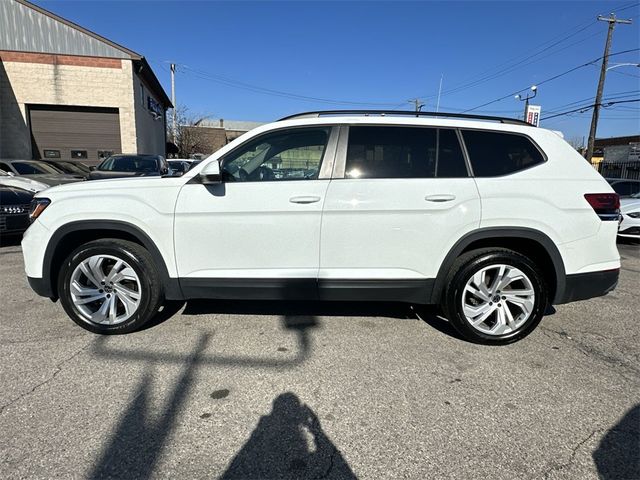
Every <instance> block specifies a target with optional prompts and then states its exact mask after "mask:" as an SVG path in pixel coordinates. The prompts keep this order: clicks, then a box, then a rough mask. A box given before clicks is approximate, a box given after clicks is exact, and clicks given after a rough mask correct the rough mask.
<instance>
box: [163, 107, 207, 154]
mask: <svg viewBox="0 0 640 480" xmlns="http://www.w3.org/2000/svg"><path fill="white" fill-rule="evenodd" d="M208 117H209V116H208V115H195V114H193V113H191V111H189V108H188V107H186V106H184V105H179V106H178V107H177V108H176V132H175V138H174V135H173V131H172V125H171V124H170V123H169V124H167V138H168V139H171V140H173V143H174V144H175V146H176V147H177V148H178V158H189V157H190V156H191V155H193V154H196V153H203V152H205V151H206V148H207V142H206V138H205V135H204V133H203V132H202V131H201V130H200V128H199V127H198V126H199V125H200V123H202V121H203V120H206V119H207V118H208Z"/></svg>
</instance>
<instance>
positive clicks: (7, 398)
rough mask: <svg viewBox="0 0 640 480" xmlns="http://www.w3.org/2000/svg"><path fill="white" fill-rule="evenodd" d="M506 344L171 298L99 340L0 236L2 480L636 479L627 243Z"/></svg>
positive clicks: (322, 308) (293, 306)
mask: <svg viewBox="0 0 640 480" xmlns="http://www.w3.org/2000/svg"><path fill="white" fill-rule="evenodd" d="M620 251H621V255H622V257H623V268H622V273H621V281H620V284H619V286H618V288H617V289H616V290H615V291H614V292H613V293H611V294H609V295H607V296H605V297H601V298H597V299H592V300H589V301H584V302H578V303H574V304H569V305H561V306H558V307H556V311H555V312H554V313H552V314H550V315H548V316H547V317H545V318H544V319H543V321H542V323H541V324H540V326H539V328H538V329H537V330H536V331H535V332H534V333H532V334H531V335H530V336H529V337H527V338H526V339H524V340H522V341H521V342H518V343H516V344H514V345H509V346H506V347H486V346H480V345H474V344H470V343H468V342H465V341H464V340H461V339H460V338H458V337H457V336H456V335H455V333H454V332H453V331H452V330H451V328H450V327H449V325H448V324H447V323H446V321H444V320H442V319H440V318H438V317H437V316H436V315H435V312H434V311H433V310H431V309H424V308H413V307H411V306H409V305H404V304H387V303H385V304H375V303H363V304H357V303H340V304H321V303H311V304H309V303H280V302H213V301H207V302H204V301H197V302H188V303H186V304H180V303H173V304H170V305H168V306H167V307H166V309H165V311H163V312H161V314H160V315H159V318H158V319H157V320H156V321H155V322H154V323H153V325H150V326H149V327H148V328H146V329H144V330H143V331H140V332H136V333H133V334H129V335H123V336H111V337H101V336H96V335H93V334H91V333H88V332H86V331H84V330H82V329H81V328H80V327H78V326H76V325H75V324H74V323H73V322H72V321H71V320H69V319H68V318H67V317H66V315H65V314H64V312H63V310H62V308H61V306H60V305H59V303H52V302H51V301H49V300H47V299H44V298H40V297H38V296H36V295H35V294H34V293H33V292H32V291H31V290H30V289H29V288H28V286H27V283H26V279H25V276H24V273H23V262H22V256H21V251H20V247H19V246H18V245H9V246H4V247H2V248H0V478H3V479H13V478H126V479H133V478H142V479H145V478H176V479H177V478H180V479H190V478H198V479H200V478H212V479H214V478H222V479H249V478H261V479H272V478H274V479H275V478H284V479H303V478H316V479H320V478H335V479H338V478H344V479H351V478H361V479H405V478H406V479H435V478H454V479H470V478H491V479H509V480H513V479H544V478H549V479H555V478H572V479H573V478H576V479H589V478H604V479H623V478H629V479H632V478H633V479H638V478H640V465H639V461H640V302H639V301H638V298H639V297H638V293H639V292H638V289H639V288H638V287H639V286H640V247H639V246H638V245H630V244H626V245H621V246H620Z"/></svg>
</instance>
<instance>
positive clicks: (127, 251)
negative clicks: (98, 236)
mask: <svg viewBox="0 0 640 480" xmlns="http://www.w3.org/2000/svg"><path fill="white" fill-rule="evenodd" d="M99 254H102V255H110V256H113V257H116V258H119V259H122V260H124V261H125V262H127V263H128V264H129V265H130V266H131V268H133V270H134V271H135V272H136V274H137V275H138V278H139V280H140V303H139V305H138V308H137V309H136V310H135V312H134V313H133V315H131V317H129V318H127V319H126V320H124V321H123V322H122V323H118V324H116V325H105V324H99V323H95V322H91V321H90V320H88V319H86V318H85V317H84V316H83V315H82V313H81V312H80V311H79V310H78V308H77V307H76V306H75V304H74V303H73V300H72V298H71V294H70V283H71V276H72V274H73V271H74V270H75V269H76V267H77V266H78V265H79V264H80V262H82V261H83V260H85V259H87V258H89V257H91V256H93V255H99ZM58 295H59V297H60V303H61V304H62V307H63V308H64V310H65V312H66V313H67V315H69V317H71V319H72V320H73V321H74V322H75V323H77V324H78V325H80V326H81V327H82V328H84V329H86V330H89V331H90V332H93V333H98V334H106V335H112V334H121V333H129V332H132V331H135V330H138V329H139V328H141V327H142V326H143V325H144V324H145V323H146V322H147V321H149V320H150V319H151V318H152V317H153V316H154V315H155V314H156V313H157V311H158V308H159V307H160V304H161V302H162V297H163V295H162V285H161V283H160V276H159V274H158V271H157V269H156V266H155V264H154V262H153V259H152V257H151V255H150V254H149V252H148V251H147V250H146V249H145V248H144V247H142V246H140V245H138V244H137V243H133V242H129V241H127V240H121V239H116V238H108V239H103V240H94V241H91V242H88V243H85V244H84V245H81V246H80V247H78V248H76V249H75V250H74V251H73V252H71V254H70V255H69V256H68V257H67V258H66V259H65V261H64V262H63V264H62V268H61V270H60V275H59V276H58Z"/></svg>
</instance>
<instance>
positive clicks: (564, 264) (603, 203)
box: [22, 111, 620, 344]
mask: <svg viewBox="0 0 640 480" xmlns="http://www.w3.org/2000/svg"><path fill="white" fill-rule="evenodd" d="M618 209H619V199H618V196H617V195H616V194H615V193H614V192H613V190H612V189H611V187H610V186H609V184H608V183H607V182H606V181H605V180H604V179H603V178H602V177H601V176H600V175H599V174H598V173H597V172H596V171H595V170H594V169H593V168H592V167H591V166H590V165H589V164H588V163H587V162H586V161H585V160H584V158H582V157H581V156H580V155H579V154H578V153H576V151H575V150H574V149H573V148H571V147H570V146H569V144H568V143H567V142H565V141H564V140H563V139H562V138H561V137H560V136H559V135H558V134H556V133H554V132H552V131H549V130H544V129H541V128H535V127H532V126H530V125H528V124H525V123H523V122H521V121H518V120H512V119H503V118H495V117H482V116H471V115H460V114H443V113H438V114H437V117H436V116H435V115H434V114H428V113H424V114H422V113H421V114H420V115H419V116H416V114H415V113H414V112H391V113H387V114H386V115H385V114H383V113H382V112H376V111H368V112H365V111H346V112H312V113H306V114H300V115H296V116H293V117H288V118H286V119H283V120H281V121H277V122H274V123H271V124H268V125H264V126H261V127H259V128H256V129H255V130H252V131H251V132H249V133H247V134H245V135H243V136H242V137H240V138H238V139H237V140H235V141H233V142H231V143H230V144H228V145H227V146H225V147H224V148H222V149H221V150H219V151H218V152H216V153H214V154H213V155H211V156H210V157H209V158H207V159H206V160H204V161H203V162H202V163H201V164H200V165H198V166H197V167H195V168H193V169H192V170H190V171H188V172H187V173H185V174H184V175H183V176H181V177H165V178H161V177H143V178H125V179H114V180H106V181H102V182H100V183H99V184H97V183H94V182H80V183H74V184H70V185H65V186H61V187H55V188H51V189H48V190H46V191H45V192H42V193H41V194H38V195H37V196H36V199H35V200H34V204H33V207H32V212H31V216H32V221H33V224H32V225H31V227H30V228H29V229H28V231H27V232H26V234H25V237H24V240H23V242H22V245H23V250H24V258H25V265H26V273H27V276H28V278H29V283H30V284H31V286H32V288H33V289H34V290H35V291H36V292H37V293H38V294H40V295H43V296H46V297H50V298H52V299H54V300H55V299H58V298H59V299H60V301H61V303H62V306H63V307H64V309H65V310H66V312H67V313H68V315H69V316H70V317H71V318H72V319H73V320H74V321H75V322H76V323H77V324H78V325H80V326H82V327H84V328H86V329H87V330H90V331H92V332H96V333H105V334H108V333H123V332H130V331H132V330H135V329H137V328H139V327H140V326H142V325H143V324H144V323H145V322H147V321H148V320H149V319H150V318H151V317H153V315H154V314H155V313H156V312H157V311H158V308H159V306H160V305H161V303H162V302H163V300H165V299H166V300H185V299H193V298H209V299H219V298H225V299H238V300H243V299H320V300H362V301H367V302H372V301H403V302H415V303H423V304H439V305H441V306H442V307H443V312H444V314H445V316H446V317H447V318H448V319H449V320H450V321H451V323H452V324H453V325H454V326H455V328H456V329H457V330H458V331H459V332H460V333H461V334H462V335H463V336H464V337H466V338H467V339H469V340H471V341H475V342H481V343H489V344H504V343H510V342H514V341H516V340H518V339H521V338H523V337H524V336H526V335H527V334H529V333H530V332H531V331H532V330H533V329H534V328H535V327H536V325H537V324H538V323H539V322H540V320H541V318H542V316H543V314H544V312H545V310H546V308H547V306H548V305H549V304H560V303H566V302H571V301H575V300H582V299H587V298H590V297H595V296H599V295H604V294H606V293H607V292H609V291H611V290H612V289H613V288H614V287H615V286H616V283H617V280H618V272H619V268H620V260H619V255H618V251H617V249H616V244H615V240H616V233H617V228H618V221H617V220H618V215H619V213H618Z"/></svg>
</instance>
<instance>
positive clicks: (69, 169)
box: [40, 159, 91, 178]
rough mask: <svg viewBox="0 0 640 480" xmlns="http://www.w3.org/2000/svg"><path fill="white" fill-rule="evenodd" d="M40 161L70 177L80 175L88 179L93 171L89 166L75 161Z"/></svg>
mask: <svg viewBox="0 0 640 480" xmlns="http://www.w3.org/2000/svg"><path fill="white" fill-rule="evenodd" d="M40 161H41V162H44V163H46V164H47V165H51V166H52V167H54V168H57V169H58V170H61V171H62V172H63V173H67V174H69V175H80V176H82V177H84V178H88V177H89V173H91V169H90V168H89V167H88V166H87V165H85V164H84V163H82V162H77V161H75V160H49V159H42V160H40Z"/></svg>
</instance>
